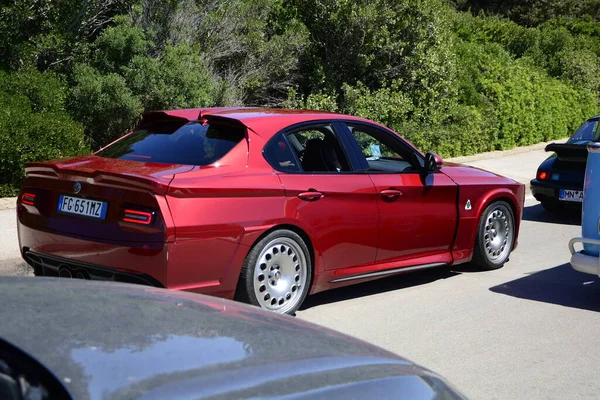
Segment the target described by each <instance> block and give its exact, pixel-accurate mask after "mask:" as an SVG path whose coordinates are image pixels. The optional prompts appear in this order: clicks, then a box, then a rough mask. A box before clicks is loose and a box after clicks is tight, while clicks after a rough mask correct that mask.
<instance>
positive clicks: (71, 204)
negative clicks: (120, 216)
mask: <svg viewBox="0 0 600 400" xmlns="http://www.w3.org/2000/svg"><path fill="white" fill-rule="evenodd" d="M107 208H108V203H107V202H105V201H96V200H90V199H82V198H80V197H72V196H60V197H59V198H58V211H60V212H64V213H68V214H75V215H81V216H84V217H91V218H98V219H104V218H105V217H106V209H107Z"/></svg>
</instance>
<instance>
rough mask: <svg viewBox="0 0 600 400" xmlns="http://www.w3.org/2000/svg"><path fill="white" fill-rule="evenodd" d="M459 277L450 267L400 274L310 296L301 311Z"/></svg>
mask: <svg viewBox="0 0 600 400" xmlns="http://www.w3.org/2000/svg"><path fill="white" fill-rule="evenodd" d="M458 275H460V273H458V272H455V271H452V270H451V269H450V267H440V268H433V269H428V270H424V271H418V272H411V273H406V274H399V275H395V276H391V277H387V278H381V279H377V280H374V281H370V282H365V283H359V284H356V285H352V286H346V287H341V288H338V289H333V290H328V291H326V292H321V293H317V294H314V295H311V296H308V297H307V298H306V300H304V303H302V306H301V307H300V310H306V309H309V308H312V307H315V306H319V305H324V304H330V303H336V302H338V301H344V300H350V299H356V298H359V297H364V296H370V295H374V294H380V293H385V292H389V291H392V290H398V289H405V288H409V287H413V286H419V285H425V284H428V283H431V282H435V281H437V280H439V279H447V278H452V277H453V276H458Z"/></svg>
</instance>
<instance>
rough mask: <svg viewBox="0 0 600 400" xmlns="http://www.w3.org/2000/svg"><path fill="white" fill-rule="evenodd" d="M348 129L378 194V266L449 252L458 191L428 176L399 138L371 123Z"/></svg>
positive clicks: (445, 180) (446, 181) (440, 177)
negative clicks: (379, 264)
mask: <svg viewBox="0 0 600 400" xmlns="http://www.w3.org/2000/svg"><path fill="white" fill-rule="evenodd" d="M345 126H346V127H347V128H348V131H347V132H348V133H349V134H350V136H351V138H352V139H353V142H352V144H353V146H354V148H355V150H356V152H357V153H358V154H362V159H361V162H362V164H363V168H364V170H365V171H367V172H368V175H369V176H370V178H371V179H372V181H373V184H374V186H375V190H376V192H377V194H378V196H377V204H378V207H379V214H380V221H379V250H378V253H377V260H376V261H377V263H389V262H397V261H402V260H406V259H411V258H417V257H427V256H431V255H435V254H440V253H447V252H450V248H451V245H452V242H453V240H454V234H455V231H456V223H457V208H456V207H457V206H456V198H457V194H458V185H456V183H454V182H453V181H452V180H451V179H450V178H448V177H447V176H446V175H444V174H443V173H441V172H435V173H429V174H424V173H423V170H422V163H423V157H422V155H421V154H420V153H418V152H417V151H416V150H415V149H414V148H413V147H412V146H410V145H408V144H407V143H406V142H404V141H403V140H402V139H401V138H400V137H399V136H398V135H396V134H394V133H392V132H390V131H387V130H385V129H383V128H380V127H378V126H376V125H372V124H367V123H356V122H349V123H347V124H345Z"/></svg>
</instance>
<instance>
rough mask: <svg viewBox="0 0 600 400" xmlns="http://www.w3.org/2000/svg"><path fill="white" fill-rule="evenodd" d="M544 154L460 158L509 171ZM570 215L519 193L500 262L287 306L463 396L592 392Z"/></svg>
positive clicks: (592, 308) (6, 246)
mask: <svg viewBox="0 0 600 400" xmlns="http://www.w3.org/2000/svg"><path fill="white" fill-rule="evenodd" d="M531 157H535V160H534V161H531ZM544 157H545V155H544V154H543V152H540V151H537V152H534V153H530V157H529V158H527V157H525V156H522V155H514V156H511V157H509V158H505V159H504V161H503V160H501V159H492V158H490V159H483V160H479V161H473V162H472V164H473V165H477V166H480V167H483V168H486V169H490V170H496V171H498V172H500V173H502V174H504V175H508V176H511V177H514V178H515V179H518V180H521V179H519V178H520V175H523V177H525V179H526V177H528V176H532V175H534V174H535V167H536V166H537V163H538V162H539V160H541V159H543V158H544ZM525 158H527V159H528V160H529V161H528V164H531V165H530V166H529V165H528V164H526V165H524V163H522V162H520V161H521V159H523V161H524V159H525ZM524 166H526V167H527V168H524ZM531 168H534V169H533V171H528V170H529V169H531ZM521 181H522V180H521ZM579 225H580V218H579V214H578V213H577V212H575V213H565V214H562V215H561V214H559V215H553V214H548V213H546V212H545V211H543V209H542V208H541V206H539V205H538V203H537V202H536V201H535V200H532V199H529V200H528V201H527V203H526V208H525V215H524V218H523V224H522V226H521V234H520V240H519V247H518V249H517V250H516V251H515V252H514V253H513V254H512V256H511V258H510V261H509V262H508V263H507V264H506V265H505V266H504V268H502V269H500V270H496V271H491V272H478V271H475V270H472V269H469V267H464V266H463V267H460V268H459V267H457V268H455V269H452V268H442V269H437V270H429V271H425V272H418V273H412V274H406V275H400V276H396V277H392V278H386V279H381V280H378V281H374V282H369V283H366V284H362V285H356V286H350V287H347V288H342V289H337V290H334V291H330V292H325V293H320V294H317V295H314V296H310V297H309V298H308V299H307V300H306V303H305V305H304V306H303V308H302V309H301V310H300V311H299V312H298V313H297V316H298V318H302V319H305V320H308V321H312V322H316V323H318V324H321V325H324V326H327V327H330V328H333V329H336V330H338V331H342V332H345V333H348V334H350V335H353V336H356V337H358V338H361V339H364V340H366V341H369V342H371V343H374V344H377V345H379V346H381V347H383V348H386V349H389V350H391V351H393V352H395V353H398V354H401V355H403V356H405V357H407V358H409V359H411V360H413V361H415V362H417V363H419V364H422V365H424V366H426V367H428V368H430V369H432V370H434V371H436V372H438V373H440V374H441V375H443V376H445V377H446V378H447V379H448V380H449V381H450V382H452V383H454V384H455V386H456V387H458V388H459V389H461V390H462V391H463V392H465V393H466V394H467V395H468V396H470V397H471V398H474V399H575V398H590V399H591V398H594V399H595V398H598V397H599V395H598V394H599V393H600V379H598V376H599V372H598V371H597V368H598V365H600V334H596V333H597V329H598V327H599V326H600V313H599V311H600V281H599V279H598V278H595V277H594V276H591V275H585V274H581V273H578V272H575V271H573V270H572V269H571V267H570V266H569V264H568V261H569V258H570V254H569V251H568V249H567V243H568V241H569V239H570V238H572V237H573V236H579V234H580V229H581V228H580V226H579ZM28 274H29V275H31V269H30V268H29V267H27V266H26V265H25V264H24V263H23V262H22V261H21V260H20V258H19V253H18V246H17V240H16V228H15V215H14V210H0V275H28Z"/></svg>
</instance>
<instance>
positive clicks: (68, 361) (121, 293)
mask: <svg viewBox="0 0 600 400" xmlns="http://www.w3.org/2000/svg"><path fill="white" fill-rule="evenodd" d="M0 300H1V302H2V307H0V321H2V322H1V323H0V337H2V338H4V339H5V340H7V341H8V342H10V343H12V344H13V345H15V346H17V347H19V348H20V349H22V350H24V351H25V352H27V353H28V354H30V355H31V356H33V357H34V358H35V359H37V360H38V361H40V362H41V363H42V364H43V365H44V366H46V367H47V368H48V369H49V370H50V371H52V372H53V373H54V374H55V375H56V377H57V378H58V379H59V380H60V381H61V382H62V383H63V385H64V386H65V387H66V388H67V389H68V390H69V392H70V393H71V394H72V395H73V397H74V398H77V399H101V398H112V399H114V398H139V397H141V398H206V397H213V396H217V397H226V398H247V397H251V396H260V397H271V396H276V397H289V398H298V396H300V397H304V396H307V397H311V398H315V397H326V398H338V397H339V395H340V394H342V393H343V392H344V391H348V393H346V395H345V396H343V397H341V398H344V397H347V396H350V397H353V396H352V395H353V394H354V395H356V394H357V393H360V390H361V388H363V389H365V388H366V387H365V386H364V385H365V384H366V385H369V383H373V382H376V383H377V384H376V385H375V386H373V385H371V386H373V387H377V388H379V389H380V390H387V391H386V392H385V393H387V394H390V393H393V389H394V388H396V389H398V388H399V386H398V385H399V383H400V384H401V385H404V387H403V393H406V394H407V395H408V396H407V397H409V398H415V396H416V398H458V397H459V395H457V394H455V392H454V391H453V390H452V389H449V388H448V387H447V386H446V385H445V383H444V382H443V381H442V380H441V379H440V378H439V377H438V376H436V375H435V374H433V373H431V372H430V371H427V370H424V369H422V368H420V367H418V366H415V365H414V364H412V363H410V362H409V361H407V360H404V359H402V358H400V357H398V356H396V355H394V354H392V353H389V352H387V351H384V350H382V349H380V348H377V347H375V346H372V345H369V344H367V343H364V342H361V341H358V340H356V339H353V338H351V337H348V336H345V335H341V334H339V333H336V332H333V331H331V330H328V329H325V328H322V327H319V326H316V325H312V324H309V323H306V322H303V321H301V320H298V319H295V318H292V317H286V316H279V315H274V314H270V313H266V312H263V311H261V310H259V309H257V308H254V307H250V306H246V305H243V304H239V303H234V302H231V301H227V300H222V299H217V298H213V297H207V296H201V295H196V294H192V293H186V292H174V291H168V290H164V289H156V288H151V287H145V286H137V285H128V284H119V283H112V282H111V283H104V282H89V281H79V280H68V279H52V278H1V279H0ZM388 386H389V388H388ZM357 390H358V392H357ZM389 390H392V392H390V391H389ZM406 390H408V392H406ZM411 391H414V393H413V394H412V395H411V394H410V393H411ZM440 396H441V397H440ZM359 397H362V396H359ZM369 397H370V396H369ZM375 397H378V396H377V394H375V396H374V397H373V398H375Z"/></svg>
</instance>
